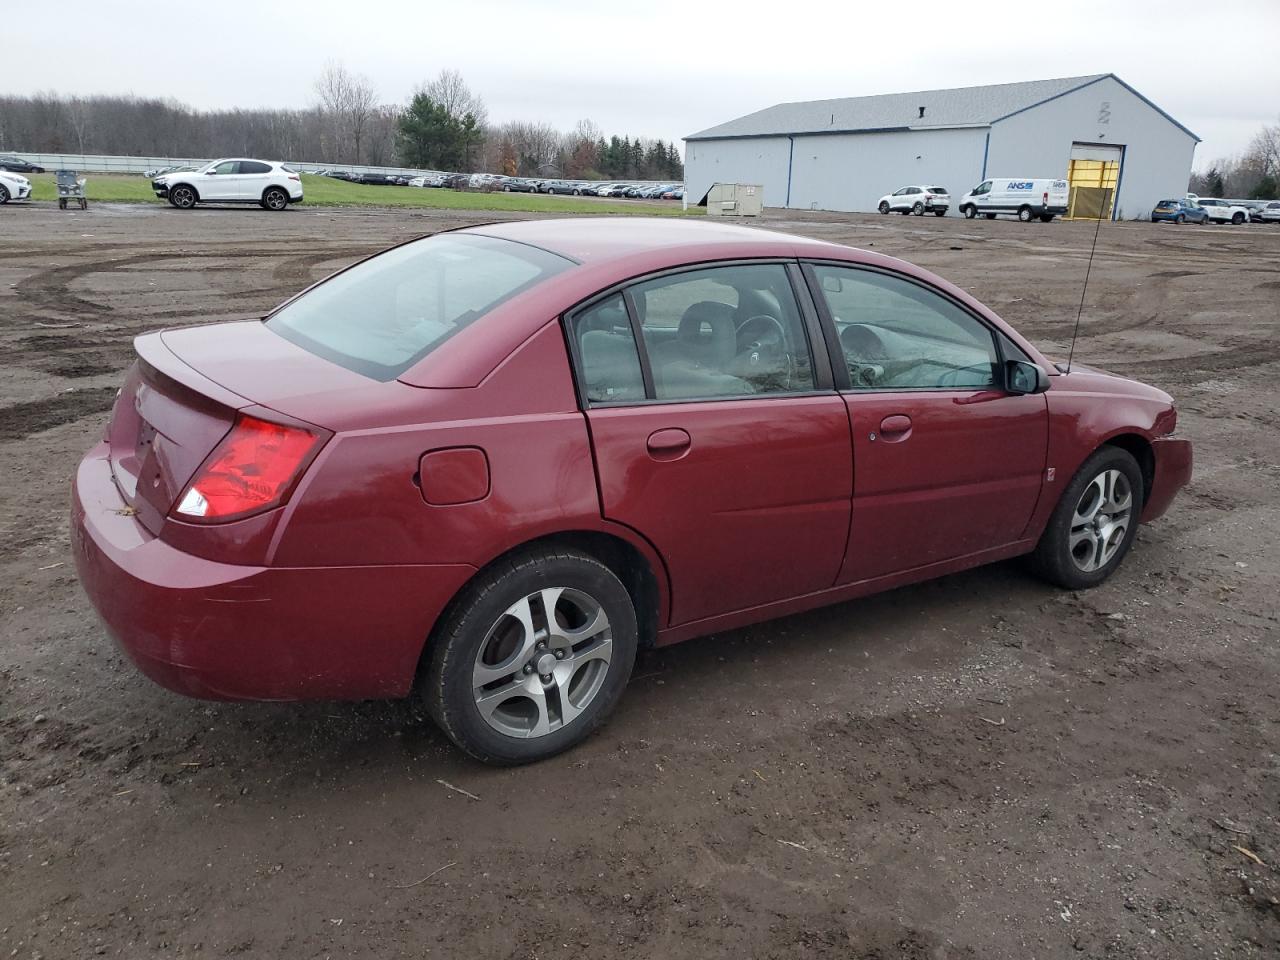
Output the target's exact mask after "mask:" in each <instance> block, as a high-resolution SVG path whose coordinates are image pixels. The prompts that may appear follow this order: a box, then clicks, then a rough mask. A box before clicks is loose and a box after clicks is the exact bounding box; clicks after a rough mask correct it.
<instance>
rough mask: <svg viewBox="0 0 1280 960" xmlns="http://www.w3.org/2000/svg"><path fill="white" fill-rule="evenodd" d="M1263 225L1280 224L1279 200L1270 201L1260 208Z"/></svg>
mask: <svg viewBox="0 0 1280 960" xmlns="http://www.w3.org/2000/svg"><path fill="white" fill-rule="evenodd" d="M1262 221H1263V223H1280V200H1270V201H1268V202H1267V203H1266V204H1265V205H1264V206H1263V208H1262Z"/></svg>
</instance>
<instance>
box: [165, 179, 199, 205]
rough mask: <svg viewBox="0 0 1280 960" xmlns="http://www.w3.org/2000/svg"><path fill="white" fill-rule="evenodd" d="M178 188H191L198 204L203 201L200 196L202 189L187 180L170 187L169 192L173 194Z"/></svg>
mask: <svg viewBox="0 0 1280 960" xmlns="http://www.w3.org/2000/svg"><path fill="white" fill-rule="evenodd" d="M178 187H190V188H191V192H192V193H194V194H195V195H196V203H199V202H200V201H201V200H202V199H203V198H202V197H201V196H200V188H199V187H197V186H196V185H195V184H194V183H188V182H187V181H186V180H179V181H178V182H177V183H174V184H170V185H169V192H170V193H173V191H174V190H175V189H177V188H178Z"/></svg>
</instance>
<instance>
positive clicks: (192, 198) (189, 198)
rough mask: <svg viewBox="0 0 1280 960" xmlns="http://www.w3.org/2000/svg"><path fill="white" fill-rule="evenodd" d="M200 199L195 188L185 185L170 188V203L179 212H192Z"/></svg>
mask: <svg viewBox="0 0 1280 960" xmlns="http://www.w3.org/2000/svg"><path fill="white" fill-rule="evenodd" d="M199 199H200V198H199V197H198V196H197V195H196V189H195V187H191V186H188V185H187V184H185V183H180V184H178V185H177V186H176V187H170V188H169V202H170V203H171V204H173V205H174V206H175V207H177V208H178V209H179V210H190V209H191V208H192V207H194V206H195V205H196V201H197V200H199Z"/></svg>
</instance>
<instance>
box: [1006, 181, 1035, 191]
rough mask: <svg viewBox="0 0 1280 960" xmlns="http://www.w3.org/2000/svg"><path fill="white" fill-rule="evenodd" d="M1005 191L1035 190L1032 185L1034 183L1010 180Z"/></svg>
mask: <svg viewBox="0 0 1280 960" xmlns="http://www.w3.org/2000/svg"><path fill="white" fill-rule="evenodd" d="M1006 189H1009V190H1033V189H1035V184H1034V183H1032V182H1031V181H1030V180H1010V181H1009V186H1008V187H1007V188H1006Z"/></svg>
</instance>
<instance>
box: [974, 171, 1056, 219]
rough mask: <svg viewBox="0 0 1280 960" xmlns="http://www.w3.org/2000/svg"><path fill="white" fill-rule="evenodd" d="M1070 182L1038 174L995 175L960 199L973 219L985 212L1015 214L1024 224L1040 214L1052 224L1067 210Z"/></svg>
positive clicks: (985, 213) (988, 216) (986, 213)
mask: <svg viewBox="0 0 1280 960" xmlns="http://www.w3.org/2000/svg"><path fill="white" fill-rule="evenodd" d="M1068 198H1069V192H1068V187H1067V181H1065V180H1049V179H1037V178H1035V177H994V178H992V179H990V180H983V181H982V183H980V184H978V185H977V186H976V187H974V188H973V189H972V190H970V191H969V192H968V193H966V194H965V195H964V196H963V197H961V198H960V212H961V213H963V214H964V215H965V216H966V217H967V218H969V219H970V220H972V219H973V218H974V217H976V216H977V215H978V214H982V215H983V216H984V217H986V218H987V219H988V220H994V219H995V218H996V216H997V215H999V214H1013V215H1014V216H1016V217H1017V218H1018V219H1019V220H1021V221H1022V222H1023V223H1028V222H1030V221H1032V220H1034V219H1036V218H1037V217H1039V218H1040V219H1041V220H1042V221H1044V222H1045V223H1048V222H1049V221H1050V220H1052V219H1053V218H1054V217H1056V216H1059V215H1062V214H1065V213H1066V212H1067V201H1068Z"/></svg>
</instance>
